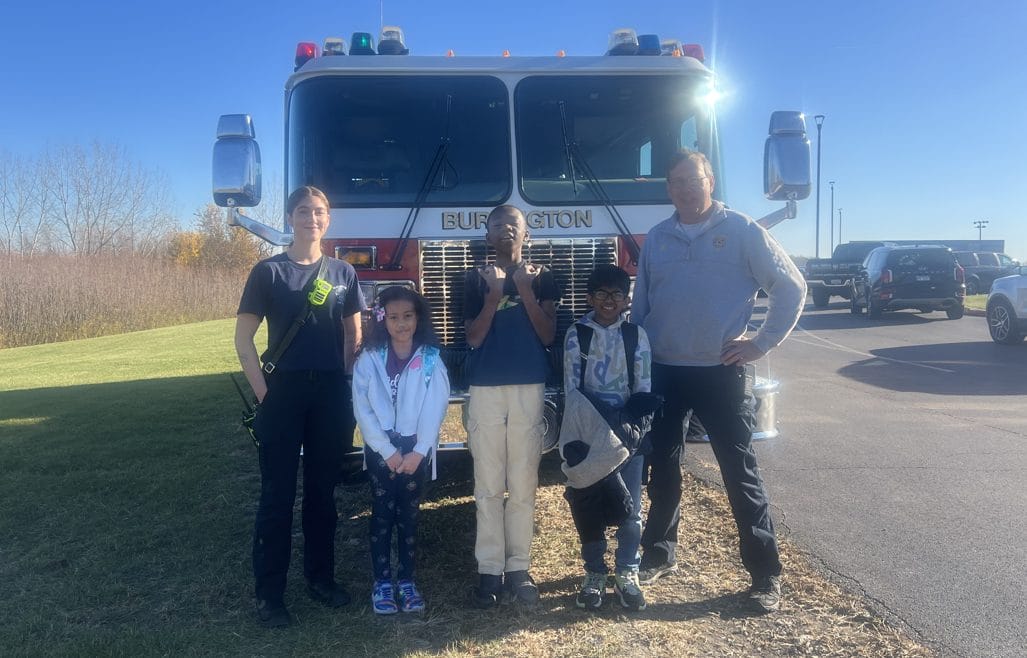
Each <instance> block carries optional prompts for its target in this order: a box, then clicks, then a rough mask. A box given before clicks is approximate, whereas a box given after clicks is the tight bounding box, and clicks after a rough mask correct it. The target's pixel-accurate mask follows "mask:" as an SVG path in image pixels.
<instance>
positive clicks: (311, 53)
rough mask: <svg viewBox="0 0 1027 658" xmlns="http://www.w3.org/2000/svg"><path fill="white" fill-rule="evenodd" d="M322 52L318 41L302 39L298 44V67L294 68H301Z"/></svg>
mask: <svg viewBox="0 0 1027 658" xmlns="http://www.w3.org/2000/svg"><path fill="white" fill-rule="evenodd" d="M320 52H321V51H320V49H319V48H318V47H317V44H316V43H311V42H310V41H301V42H299V43H298V44H296V68H295V69H294V70H296V71H298V70H300V67H301V66H303V65H304V64H306V63H307V62H309V61H310V60H312V59H314V58H315V57H317V56H318V55H319V54H320Z"/></svg>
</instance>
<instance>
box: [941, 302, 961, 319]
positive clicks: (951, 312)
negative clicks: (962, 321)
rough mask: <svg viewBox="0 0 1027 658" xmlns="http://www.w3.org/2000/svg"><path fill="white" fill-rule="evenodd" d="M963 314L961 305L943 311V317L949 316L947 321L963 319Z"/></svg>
mask: <svg viewBox="0 0 1027 658" xmlns="http://www.w3.org/2000/svg"><path fill="white" fill-rule="evenodd" d="M964 312H965V311H964V309H963V305H962V304H960V305H958V306H950V307H949V308H947V309H945V315H947V316H949V320H958V319H959V318H961V317H963V313H964Z"/></svg>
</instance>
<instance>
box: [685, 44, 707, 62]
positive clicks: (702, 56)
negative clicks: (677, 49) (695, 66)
mask: <svg viewBox="0 0 1027 658" xmlns="http://www.w3.org/2000/svg"><path fill="white" fill-rule="evenodd" d="M681 52H682V53H683V54H684V55H685V57H694V58H695V59H697V60H699V61H700V62H705V61H706V53H704V52H703V49H702V45H701V44H698V43H686V44H682V45H681Z"/></svg>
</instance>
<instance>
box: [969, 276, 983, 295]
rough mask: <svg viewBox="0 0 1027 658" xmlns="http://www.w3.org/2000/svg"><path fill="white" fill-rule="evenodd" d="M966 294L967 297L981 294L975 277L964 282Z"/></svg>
mask: <svg viewBox="0 0 1027 658" xmlns="http://www.w3.org/2000/svg"><path fill="white" fill-rule="evenodd" d="M966 294H968V295H979V294H981V282H980V281H979V280H978V279H977V277H970V278H969V279H967V280H966Z"/></svg>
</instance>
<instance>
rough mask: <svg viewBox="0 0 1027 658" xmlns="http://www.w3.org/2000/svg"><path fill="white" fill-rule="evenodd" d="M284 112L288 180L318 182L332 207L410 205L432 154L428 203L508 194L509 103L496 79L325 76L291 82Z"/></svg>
mask: <svg viewBox="0 0 1027 658" xmlns="http://www.w3.org/2000/svg"><path fill="white" fill-rule="evenodd" d="M288 111H289V118H288V125H289V129H288V145H287V149H288V165H289V166H288V176H289V179H288V187H289V189H294V188H296V187H299V186H300V185H316V186H318V187H320V188H321V189H323V190H325V192H327V194H328V197H329V201H330V202H331V205H332V207H336V208H338V207H390V206H400V207H402V206H410V205H411V204H412V203H413V202H414V199H415V198H416V197H417V194H418V191H419V190H420V189H421V186H422V184H424V183H425V181H426V178H427V175H428V172H429V170H430V168H431V165H432V160H433V159H434V158H435V157H436V156H437V155H441V157H442V162H441V164H440V165H439V166H438V170H437V172H436V174H435V176H433V180H431V181H428V185H429V192H428V195H427V197H426V199H425V202H424V205H426V206H452V205H475V206H489V205H496V204H499V203H502V202H503V201H504V200H505V199H506V198H507V197H508V196H509V194H510V188H511V172H510V128H509V125H510V118H509V107H508V102H507V91H506V86H505V85H504V84H503V83H502V82H501V81H499V80H498V79H497V78H494V77H491V76H446V77H443V76H409V75H395V76H333V77H321V78H315V79H311V80H306V81H303V82H300V83H299V84H298V85H296V87H295V89H293V91H292V93H291V94H290V96H289V101H288ZM443 142H447V145H446V147H445V148H444V149H441V151H440V148H439V146H440V144H442V143H443Z"/></svg>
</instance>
